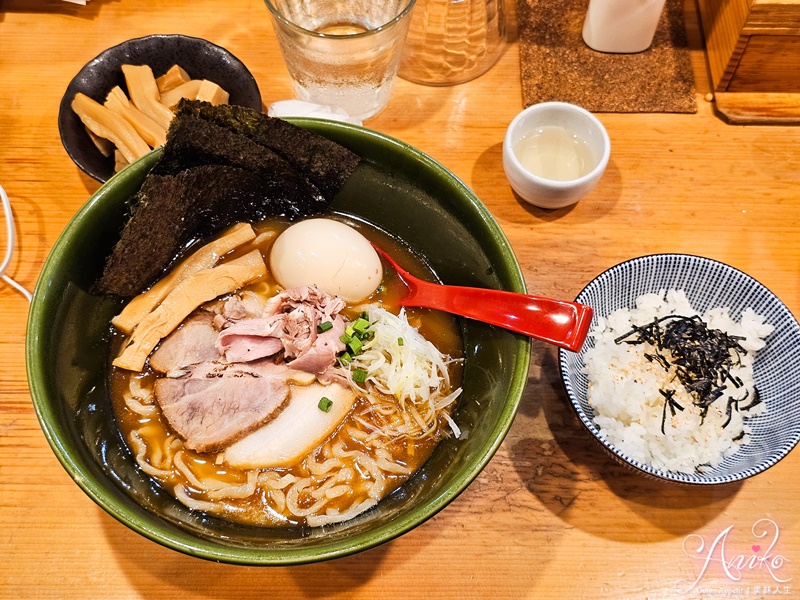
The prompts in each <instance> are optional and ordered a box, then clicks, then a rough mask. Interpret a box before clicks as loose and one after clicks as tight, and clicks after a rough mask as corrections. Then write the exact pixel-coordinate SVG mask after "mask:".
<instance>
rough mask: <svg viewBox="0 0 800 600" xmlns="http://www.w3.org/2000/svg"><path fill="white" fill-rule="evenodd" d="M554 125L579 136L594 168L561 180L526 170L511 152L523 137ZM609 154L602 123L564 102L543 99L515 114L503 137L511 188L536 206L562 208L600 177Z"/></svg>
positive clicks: (506, 168)
mask: <svg viewBox="0 0 800 600" xmlns="http://www.w3.org/2000/svg"><path fill="white" fill-rule="evenodd" d="M547 126H556V127H563V128H564V129H567V130H568V131H571V132H572V133H574V134H575V135H577V136H578V137H579V138H581V139H583V140H584V141H585V142H586V143H587V144H588V145H589V148H590V150H591V153H592V155H593V157H594V159H595V160H596V164H595V165H594V167H593V168H592V169H591V170H590V171H589V172H588V173H586V174H585V175H582V176H581V177H578V178H577V179H570V180H567V181H561V180H556V179H547V178H545V177H541V176H540V175H537V174H535V173H532V172H531V171H530V170H528V169H526V168H525V167H524V166H523V164H522V162H520V159H519V157H518V156H517V154H516V152H515V147H516V146H517V144H519V142H520V141H521V140H523V139H524V138H525V137H527V136H530V135H533V134H534V133H535V132H536V131H537V130H539V129H541V128H542V127H547ZM610 155H611V140H609V138H608V132H607V131H606V129H605V127H603V124H602V123H601V122H600V121H599V120H598V118H597V117H595V116H594V115H593V114H592V113H590V112H589V111H588V110H586V109H584V108H581V107H580V106H576V105H574V104H569V103H567V102H543V103H541V104H534V105H533V106H529V107H528V108H526V109H525V110H523V111H522V112H521V113H519V114H518V115H517V116H516V117H514V120H513V121H511V124H510V125H509V126H508V129H507V130H506V135H505V139H504V140H503V169H504V170H505V172H506V177H507V178H508V181H509V183H510V184H511V187H512V189H513V190H514V191H515V192H516V193H517V194H518V195H519V196H520V197H521V198H522V199H523V200H525V201H526V202H528V203H530V204H533V205H534V206H538V207H540V208H562V207H564V206H569V205H570V204H574V203H575V202H577V201H578V200H580V199H581V198H582V197H583V196H585V195H586V194H587V193H588V192H589V191H590V190H591V189H592V188H593V187H594V186H595V184H596V183H597V181H598V180H599V179H600V176H601V175H602V174H603V172H604V171H605V169H606V165H608V158H609V156H610Z"/></svg>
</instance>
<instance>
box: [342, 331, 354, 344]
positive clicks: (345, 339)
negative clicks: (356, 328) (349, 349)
mask: <svg viewBox="0 0 800 600" xmlns="http://www.w3.org/2000/svg"><path fill="white" fill-rule="evenodd" d="M352 339H353V338H352V336H349V335H347V334H346V333H343V334H342V335H340V336H339V340H341V342H342V343H343V344H349V343H350V340H352Z"/></svg>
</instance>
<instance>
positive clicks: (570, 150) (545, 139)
mask: <svg viewBox="0 0 800 600" xmlns="http://www.w3.org/2000/svg"><path fill="white" fill-rule="evenodd" d="M514 154H516V155H517V158H518V159H519V162H520V163H522V166H523V167H525V168H526V169H527V170H528V171H530V172H531V173H533V174H534V175H538V176H539V177H544V178H545V179H552V180H555V181H571V180H573V179H579V178H581V177H583V176H584V175H586V174H588V173H589V172H590V171H591V170H592V169H594V167H595V165H597V159H596V158H595V156H594V153H593V152H592V149H591V147H590V146H589V144H588V143H587V142H586V140H584V139H583V138H581V137H580V136H578V135H576V134H575V133H573V132H572V131H570V130H569V129H566V128H564V127H559V126H557V125H546V126H544V127H540V128H539V129H537V130H536V131H535V132H534V133H532V134H531V135H529V136H526V137H524V138H523V139H521V140H520V141H519V142H517V144H516V146H514Z"/></svg>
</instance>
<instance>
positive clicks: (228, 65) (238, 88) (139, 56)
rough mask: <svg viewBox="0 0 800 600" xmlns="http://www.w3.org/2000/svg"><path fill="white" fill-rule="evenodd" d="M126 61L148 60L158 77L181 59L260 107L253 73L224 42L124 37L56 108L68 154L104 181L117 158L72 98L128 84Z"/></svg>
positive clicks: (237, 99)
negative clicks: (93, 134)
mask: <svg viewBox="0 0 800 600" xmlns="http://www.w3.org/2000/svg"><path fill="white" fill-rule="evenodd" d="M125 64H130V65H150V68H151V69H153V74H154V75H155V76H156V77H159V76H161V75H163V74H164V73H166V72H167V70H168V69H169V68H170V67H171V66H172V65H176V64H177V65H180V66H181V67H183V69H184V70H185V71H186V72H187V73H188V74H189V76H190V77H192V78H193V79H208V80H209V81H213V82H214V83H216V84H217V85H219V86H220V87H222V89H224V90H225V91H226V92H228V94H230V98H229V100H228V101H229V103H230V104H238V105H241V106H246V107H248V108H253V109H255V110H259V111H260V110H262V105H261V92H260V91H259V89H258V84H257V83H256V80H255V78H254V77H253V75H252V73H250V71H249V70H248V69H247V67H246V66H244V63H242V61H240V60H239V59H238V58H236V57H235V56H234V55H233V54H231V53H230V52H228V51H227V50H226V49H225V48H222V47H221V46H217V45H216V44H212V43H211V42H209V41H207V40H203V39H200V38H195V37H189V36H185V35H179V34H157V35H148V36H146V37H141V38H134V39H131V40H128V41H126V42H122V43H121V44H118V45H116V46H113V47H111V48H109V49H108V50H104V51H103V52H101V53H100V54H99V55H98V56H96V57H95V58H93V59H92V60H90V61H89V62H88V63H86V64H85V65H84V66H83V68H82V69H81V70H80V71H79V72H78V74H77V75H75V77H73V79H72V81H70V83H69V86H67V91H66V92H65V93H64V97H63V98H62V99H61V106H60V107H59V111H58V131H59V133H60V134H61V143H62V144H63V145H64V148H65V149H66V151H67V154H69V157H70V158H71V159H72V160H73V161H74V162H75V164H76V165H78V167H80V168H81V170H83V171H84V172H85V173H86V174H87V175H89V176H91V177H93V178H94V179H96V180H97V181H100V182H105V181H106V180H107V179H108V178H109V177H111V176H112V175H113V174H114V159H113V157H106V156H103V155H102V153H101V152H100V151H99V150H98V149H97V148H96V147H95V145H94V143H93V142H92V140H91V139H90V138H89V135H88V134H87V133H86V128H85V127H84V125H83V123H82V122H81V120H80V118H79V117H78V115H77V114H75V111H73V110H72V107H71V104H72V100H73V98H74V97H75V94H77V93H78V92H82V93H84V94H86V95H87V96H89V97H90V98H92V99H93V100H96V101H97V102H100V103H102V102H104V101H105V98H106V95H107V94H108V92H109V91H111V89H112V88H113V87H114V86H117V85H118V86H120V87H122V89H125V77H124V76H123V75H122V65H125Z"/></svg>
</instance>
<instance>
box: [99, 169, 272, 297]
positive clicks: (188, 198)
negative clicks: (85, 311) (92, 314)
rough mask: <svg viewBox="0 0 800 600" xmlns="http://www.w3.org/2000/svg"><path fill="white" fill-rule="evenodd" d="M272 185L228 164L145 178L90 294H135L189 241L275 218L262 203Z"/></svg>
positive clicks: (154, 277)
mask: <svg viewBox="0 0 800 600" xmlns="http://www.w3.org/2000/svg"><path fill="white" fill-rule="evenodd" d="M272 187H273V185H272V182H271V181H265V180H264V179H262V178H261V177H259V176H258V175H257V174H256V173H253V172H252V171H248V170H245V169H239V168H236V167H230V166H226V165H201V166H198V167H190V168H188V169H185V170H183V171H181V172H180V173H178V174H177V175H152V174H151V175H149V176H148V177H147V179H146V180H145V182H144V184H143V185H142V187H141V189H140V190H139V192H138V193H137V194H136V196H135V198H134V204H133V212H132V215H131V218H130V219H129V220H128V222H127V223H126V225H125V227H124V228H123V230H122V235H121V236H120V240H119V242H117V244H116V245H115V246H114V250H113V252H112V253H111V255H110V256H109V258H108V260H107V262H106V265H105V269H104V271H103V275H102V276H101V277H100V279H99V280H98V281H97V283H96V284H95V286H94V289H93V290H92V291H93V292H94V293H98V294H113V295H116V296H122V297H130V296H135V295H136V294H139V293H140V292H142V291H143V290H144V289H146V288H147V287H149V286H150V285H151V284H153V283H154V282H155V281H156V279H157V278H158V277H159V276H160V275H161V274H162V273H163V272H164V270H165V268H167V267H169V266H170V265H171V264H172V263H173V262H174V261H175V259H176V258H177V257H178V256H179V255H180V253H181V251H182V250H183V249H184V248H185V247H186V246H187V245H188V244H189V243H190V242H192V241H194V240H195V239H198V238H200V237H203V236H206V235H210V234H211V233H214V232H216V231H219V230H221V229H223V228H224V227H227V226H228V225H231V224H233V223H235V222H237V221H242V220H261V219H265V218H267V217H270V216H274V214H275V211H276V210H280V208H279V206H276V207H273V206H272V205H270V204H269V203H265V202H264V198H269V197H270V193H271V190H272Z"/></svg>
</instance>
